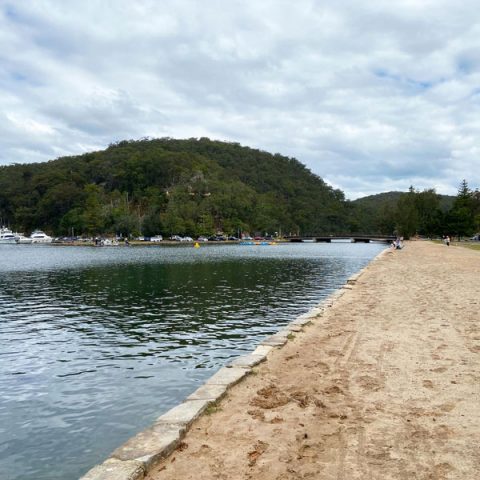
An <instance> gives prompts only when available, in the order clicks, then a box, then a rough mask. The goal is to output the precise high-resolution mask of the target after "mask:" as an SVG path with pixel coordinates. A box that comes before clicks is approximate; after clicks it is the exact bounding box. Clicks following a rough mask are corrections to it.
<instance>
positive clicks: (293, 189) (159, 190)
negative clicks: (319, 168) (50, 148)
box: [0, 138, 348, 237]
mask: <svg viewBox="0 0 480 480" xmlns="http://www.w3.org/2000/svg"><path fill="white" fill-rule="evenodd" d="M347 210H348V209H347V207H346V203H345V199H344V195H343V192H341V191H340V190H336V189H333V188H332V187H330V186H329V185H327V184H326V183H325V182H324V181H323V180H322V179H321V178H320V177H318V176H317V175H314V174H313V173H312V172H310V171H309V170H308V169H307V168H306V167H305V166H304V165H302V164H301V163H300V162H299V161H298V160H296V159H294V158H289V157H285V156H282V155H279V154H275V155H272V154H270V153H267V152H263V151H260V150H256V149H251V148H248V147H242V146H240V145H239V144H237V143H228V142H219V141H212V140H209V139H208V138H201V139H188V140H176V139H171V138H161V139H154V140H145V139H144V140H129V141H122V142H118V143H116V144H112V145H110V146H109V147H108V148H107V149H106V150H104V151H98V152H91V153H87V154H84V155H80V156H74V157H64V158H59V159H57V160H53V161H50V162H46V163H42V164H16V165H11V166H6V167H1V168H0V217H2V219H3V220H4V221H7V222H8V223H9V224H10V225H12V226H13V227H14V228H15V229H16V230H22V231H26V232H29V231H32V230H33V229H35V228H43V229H44V230H46V231H48V232H50V233H52V234H55V235H62V236H63V235H65V236H67V235H72V234H75V235H80V234H86V235H102V234H122V235H124V236H127V235H139V234H143V235H146V236H151V235H154V234H163V235H171V234H180V235H189V236H192V237H193V236H198V235H211V234H214V233H216V232H220V231H221V232H223V233H226V234H229V235H237V234H238V232H261V233H262V234H264V233H270V234H274V233H275V232H277V233H278V234H280V233H281V234H294V233H299V232H302V233H304V234H308V233H328V232H339V231H343V230H345V229H346V228H348V225H347V223H348V215H347Z"/></svg>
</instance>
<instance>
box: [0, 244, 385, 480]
mask: <svg viewBox="0 0 480 480" xmlns="http://www.w3.org/2000/svg"><path fill="white" fill-rule="evenodd" d="M383 248H384V246H382V245H375V244H372V245H370V244H367V245H365V244H335V243H333V244H285V245H278V246H268V247H264V246H238V245H234V246H232V245H223V246H206V245H204V246H202V247H201V248H200V249H193V248H192V247H170V248H167V247H152V248H146V247H143V248H142V247H138V248H135V247H131V248H125V247H123V248H121V247H118V248H89V247H55V246H41V245H31V246H29V245H0V479H2V480H20V479H22V480H56V479H61V480H74V479H76V478H78V477H79V476H81V475H82V474H84V473H85V472H86V471H87V470H88V469H89V468H90V467H92V466H93V465H94V464H95V463H99V462H101V461H102V460H104V459H105V457H107V456H108V454H109V453H110V452H111V451H112V450H113V449H115V448H116V447H117V446H119V445H120V444H121V443H123V442H124V441H125V440H126V439H127V438H129V437H130V436H132V435H133V434H135V433H136V432H137V431H139V430H141V429H143V428H145V427H146V426H148V425H149V424H150V423H152V421H153V420H154V419H155V418H156V417H157V416H159V415H160V414H162V413H163V412H165V411H166V410H168V409H169V408H171V407H172V406H174V405H175V404H177V403H178V402H179V401H181V400H182V399H183V398H185V397H186V396H187V395H188V394H189V393H191V392H192V391H193V390H195V388H196V387H197V386H198V385H199V384H201V383H202V382H203V381H204V380H205V379H206V378H208V377H209V376H211V375H212V374H213V373H214V372H215V371H216V370H218V369H219V368H220V367H221V366H222V365H224V364H225V363H227V361H228V360H229V359H231V358H232V357H235V356H238V355H241V354H243V353H245V352H249V351H251V350H253V349H254V348H255V345H256V344H258V343H259V342H260V341H261V339H262V338H263V337H265V336H266V335H269V334H271V333H273V332H275V331H277V330H278V329H279V328H281V326H282V325H285V324H286V323H288V322H289V321H291V320H293V319H294V318H295V317H296V316H298V315H300V314H301V313H304V312H306V311H308V310H309V309H310V308H311V307H313V306H314V305H316V304H317V303H318V302H320V301H321V300H322V299H323V298H324V297H326V296H328V295H329V294H330V293H331V292H332V291H333V290H335V289H336V288H338V287H340V286H341V285H342V284H344V283H345V281H346V279H347V278H348V277H349V276H350V275H351V274H353V273H354V272H356V271H358V270H359V269H360V268H362V267H363V266H365V265H366V264H367V263H368V262H369V261H370V260H371V259H372V258H373V257H374V256H375V255H376V254H377V253H379V252H380V251H381V250H382V249H383Z"/></svg>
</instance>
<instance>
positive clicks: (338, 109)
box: [0, 0, 480, 199]
mask: <svg viewBox="0 0 480 480" xmlns="http://www.w3.org/2000/svg"><path fill="white" fill-rule="evenodd" d="M144 137H151V138H156V137H173V138H192V137H198V138H199V137H209V138H212V139H216V140H225V141H231V142H238V143H240V144H242V145H245V146H249V147H253V148H259V149H262V150H266V151H268V152H271V153H280V154H282V155H287V156H290V157H295V158H297V159H298V160H299V161H300V162H302V163H304V164H305V165H307V167H308V168H310V170H311V171H312V172H314V173H315V174H317V175H319V176H320V177H322V178H323V179H324V180H325V181H326V182H327V183H329V184H330V185H332V186H334V187H335V188H340V189H341V190H343V191H344V192H345V195H346V197H347V198H350V199H355V198H358V197H362V196H365V195H371V194H375V193H380V192H384V191H392V190H402V191H406V190H407V189H408V187H409V186H410V185H413V186H414V187H415V188H417V189H420V190H423V189H425V188H435V189H436V190H437V192H438V193H443V194H455V193H456V191H457V188H458V185H459V184H460V182H461V180H462V179H464V178H465V179H467V181H468V182H469V185H470V187H471V188H476V187H480V9H479V6H478V2H477V1H476V0H462V2H461V4H460V3H459V2H458V1H444V0H432V1H430V0H402V1H393V0H369V1H368V2H359V1H358V0H338V1H336V2H331V1H327V0H325V1H313V0H295V1H294V2H292V1H291V0H288V1H284V0H262V1H258V0H241V1H240V0H239V1H237V0H228V1H220V0H202V1H195V0H162V1H157V0H135V1H132V0H82V1H78V0H35V1H31V0H11V1H8V0H0V165H8V164H12V163H27V162H40V161H47V160H52V159H55V158H58V157H60V156H65V155H77V154H81V153H84V152H87V151H92V150H100V149H103V148H106V147H107V146H108V145H109V144H111V143H113V142H117V141H120V140H124V139H139V138H144Z"/></svg>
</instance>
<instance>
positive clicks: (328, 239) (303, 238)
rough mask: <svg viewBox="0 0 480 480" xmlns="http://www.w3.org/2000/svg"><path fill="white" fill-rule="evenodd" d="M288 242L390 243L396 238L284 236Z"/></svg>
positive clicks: (375, 236)
mask: <svg viewBox="0 0 480 480" xmlns="http://www.w3.org/2000/svg"><path fill="white" fill-rule="evenodd" d="M285 239H286V240H288V241H289V242H298V243H300V242H319V243H322V242H323V243H332V242H335V241H339V242H340V241H350V242H351V243H370V242H375V243H378V242H380V243H391V242H393V241H394V240H395V239H396V237H395V236H393V235H351V234H347V235H324V236H322V235H315V236H286V237H285Z"/></svg>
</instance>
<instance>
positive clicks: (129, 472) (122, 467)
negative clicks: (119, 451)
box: [81, 458, 145, 480]
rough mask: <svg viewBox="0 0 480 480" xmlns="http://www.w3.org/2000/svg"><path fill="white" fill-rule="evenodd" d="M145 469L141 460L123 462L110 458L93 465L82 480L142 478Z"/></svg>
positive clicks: (137, 479)
mask: <svg viewBox="0 0 480 480" xmlns="http://www.w3.org/2000/svg"><path fill="white" fill-rule="evenodd" d="M144 476H145V469H144V467H143V465H142V464H141V463H140V462H122V461H120V460H115V459H112V458H109V459H108V460H105V462H103V463H102V464H101V465H97V466H95V467H93V468H92V469H91V470H90V471H89V472H87V474H86V475H84V476H83V477H82V478H81V480H140V479H142V478H143V477H144Z"/></svg>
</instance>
